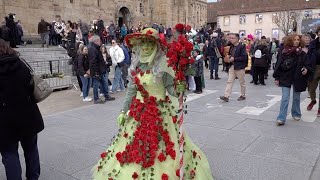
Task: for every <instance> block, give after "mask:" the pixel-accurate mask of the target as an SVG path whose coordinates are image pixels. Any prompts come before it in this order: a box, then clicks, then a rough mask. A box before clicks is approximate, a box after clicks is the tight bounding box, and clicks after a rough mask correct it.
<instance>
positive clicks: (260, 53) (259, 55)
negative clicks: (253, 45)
mask: <svg viewBox="0 0 320 180" xmlns="http://www.w3.org/2000/svg"><path fill="white" fill-rule="evenodd" d="M262 56H263V55H262V52H261V50H260V49H257V50H256V51H255V52H254V58H256V59H261V58H262Z"/></svg>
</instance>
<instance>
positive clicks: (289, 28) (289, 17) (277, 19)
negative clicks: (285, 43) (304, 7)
mask: <svg viewBox="0 0 320 180" xmlns="http://www.w3.org/2000/svg"><path fill="white" fill-rule="evenodd" d="M300 16H301V13H300V12H299V11H289V10H288V11H281V12H278V13H275V14H273V19H272V21H273V23H275V24H276V25H277V26H278V27H279V28H280V30H281V31H282V32H283V33H284V34H285V35H286V36H287V35H289V34H290V33H291V32H293V31H297V22H298V21H299V18H300Z"/></svg>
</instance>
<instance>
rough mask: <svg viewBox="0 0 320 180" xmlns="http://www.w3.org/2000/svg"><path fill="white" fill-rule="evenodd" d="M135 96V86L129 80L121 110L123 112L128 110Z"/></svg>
mask: <svg viewBox="0 0 320 180" xmlns="http://www.w3.org/2000/svg"><path fill="white" fill-rule="evenodd" d="M136 95H137V88H136V86H135V84H134V83H133V82H132V81H131V80H130V82H129V84H128V90H127V95H126V98H125V101H124V105H123V109H122V110H123V111H124V112H127V111H128V110H129V109H130V104H131V101H132V98H133V97H135V96H136Z"/></svg>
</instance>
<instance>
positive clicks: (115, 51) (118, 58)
mask: <svg viewBox="0 0 320 180" xmlns="http://www.w3.org/2000/svg"><path fill="white" fill-rule="evenodd" d="M109 51H110V56H111V59H112V64H113V66H117V65H118V64H120V63H122V62H123V61H124V59H125V56H124V53H123V50H122V49H121V47H120V46H118V45H116V46H113V47H111V48H110V50H109Z"/></svg>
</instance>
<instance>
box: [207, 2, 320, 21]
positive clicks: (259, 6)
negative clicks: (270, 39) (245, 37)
mask: <svg viewBox="0 0 320 180" xmlns="http://www.w3.org/2000/svg"><path fill="white" fill-rule="evenodd" d="M316 8H320V0H309V1H306V0H221V1H220V2H214V3H208V22H209V23H210V22H216V21H217V16H225V15H236V14H251V13H264V12H277V11H286V10H300V9H316Z"/></svg>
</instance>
